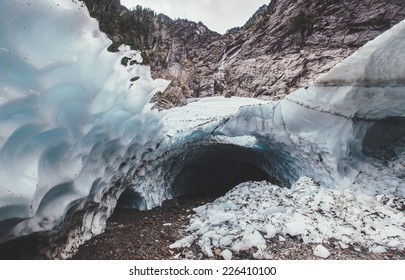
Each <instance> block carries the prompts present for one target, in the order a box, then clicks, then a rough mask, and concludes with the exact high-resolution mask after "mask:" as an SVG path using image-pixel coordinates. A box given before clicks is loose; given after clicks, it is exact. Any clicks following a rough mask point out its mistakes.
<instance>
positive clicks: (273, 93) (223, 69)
mask: <svg viewBox="0 0 405 280" xmlns="http://www.w3.org/2000/svg"><path fill="white" fill-rule="evenodd" d="M84 2H86V4H87V6H88V8H89V10H90V13H91V15H92V16H94V17H96V18H98V19H99V20H100V28H101V29H102V30H103V31H104V32H106V33H107V34H108V35H109V36H110V38H111V39H112V40H113V41H114V44H115V45H119V44H120V43H126V44H129V45H131V46H133V47H134V48H137V49H141V50H142V51H143V56H144V62H146V63H150V65H151V68H152V72H153V75H154V77H155V78H158V77H159V78H166V79H169V80H171V81H172V82H171V84H170V85H169V87H168V88H167V89H166V90H165V91H164V92H163V93H160V94H157V95H156V96H155V98H154V100H153V101H155V102H157V103H158V104H157V105H158V106H159V107H161V108H169V107H172V106H179V105H183V104H185V103H186V100H185V98H188V97H206V96H213V95H224V96H249V97H260V98H271V99H279V98H281V97H283V96H285V95H286V94H288V93H290V92H292V91H294V90H296V89H298V88H300V87H302V86H305V85H306V84H308V83H309V82H310V81H312V80H313V79H314V78H315V77H316V76H318V75H319V74H321V73H325V72H327V71H328V70H329V69H331V68H332V67H333V66H334V65H335V64H336V63H338V62H340V61H341V60H343V58H345V57H347V56H348V55H350V54H351V53H353V52H354V50H356V49H358V48H359V47H360V46H362V45H364V44H365V43H366V42H368V41H370V40H371V39H373V38H375V37H376V36H377V35H379V34H381V33H382V32H383V31H385V30H387V29H389V28H390V27H391V26H393V25H394V24H395V23H398V22H399V21H400V20H402V19H403V18H405V2H404V1H402V0H387V1H384V2H381V1H378V0H367V1H350V0H341V1H338V0H273V1H271V3H270V4H269V5H268V6H267V5H265V6H263V7H261V8H260V9H259V10H258V12H257V13H256V14H255V15H254V16H253V17H252V18H251V19H250V20H249V21H248V22H247V24H246V25H245V26H243V27H241V28H234V29H231V30H229V31H228V32H227V33H226V34H225V35H223V36H221V35H219V34H217V33H215V32H212V31H210V30H209V29H208V28H207V27H206V26H204V25H203V24H202V23H194V22H190V21H187V20H171V19H170V18H168V17H167V16H164V15H156V14H155V13H154V12H153V11H151V10H148V9H142V8H141V7H137V8H136V9H135V10H134V11H129V10H127V9H126V8H124V7H122V6H119V1H118V0H114V1H105V0H104V1H94V0H84ZM95 2H96V4H94V3H95ZM106 11H109V12H106ZM107 16H108V17H109V19H106V17H107ZM112 19H113V20H112ZM110 22H111V23H110ZM127 22H132V24H127ZM135 23H136V24H135ZM125 26H129V27H128V28H129V29H128V30H126V28H124V27H125ZM125 30H126V31H125ZM131 36H132V37H131Z"/></svg>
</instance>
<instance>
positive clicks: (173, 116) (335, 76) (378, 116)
mask: <svg viewBox="0 0 405 280" xmlns="http://www.w3.org/2000/svg"><path fill="white" fill-rule="evenodd" d="M57 2H58V3H56V2H55V1H48V0H36V1H29V0H28V1H27V0H24V1H22V0H13V1H1V2H0V15H1V17H0V73H1V75H0V125H1V129H0V243H2V244H3V245H4V244H7V243H8V242H11V241H13V240H21V242H22V243H23V242H26V241H24V240H29V237H30V236H37V237H38V240H40V241H39V244H37V245H38V246H39V247H38V248H36V247H35V250H36V249H38V252H37V253H38V254H42V255H41V256H42V257H46V258H52V259H54V258H57V259H65V258H68V257H70V256H71V255H72V254H74V253H75V252H76V250H77V248H78V247H79V246H80V245H81V244H83V242H84V241H86V240H88V239H90V238H91V237H92V236H94V235H97V234H100V233H101V232H103V230H104V227H105V225H106V221H107V219H108V217H109V216H110V215H111V213H112V212H113V211H114V208H115V207H116V205H117V203H118V206H119V207H134V208H137V209H141V210H146V209H151V208H153V207H155V206H158V205H160V204H161V203H162V201H164V200H165V199H170V198H172V197H176V196H181V195H185V194H190V193H199V192H207V191H213V192H214V191H218V192H224V193H225V192H226V191H229V190H231V189H232V188H234V187H235V186H236V185H238V184H240V183H245V182H247V181H268V182H269V183H271V184H273V185H277V186H279V187H286V188H283V191H286V192H288V190H290V189H294V188H297V186H301V187H302V186H303V185H305V182H307V181H305V180H304V181H302V180H301V181H299V179H300V178H302V177H303V176H308V177H310V178H312V179H313V180H315V181H316V182H319V184H320V185H321V187H322V190H323V191H322V192H324V193H325V194H326V193H327V194H328V197H332V196H333V195H336V196H338V195H337V192H341V193H342V194H347V192H348V191H349V192H350V193H352V194H353V195H355V196H357V197H358V200H356V199H354V200H356V201H357V202H358V203H360V202H359V201H360V200H361V199H360V198H362V199H363V200H361V201H362V202H361V203H360V204H361V205H362V207H363V206H364V205H366V204H367V205H368V206H369V207H377V206H378V207H380V208H381V209H382V208H384V207H385V206H383V205H380V204H381V203H380V201H379V200H378V198H379V197H382V196H385V197H388V198H389V199H391V200H392V199H396V201H398V200H402V201H403V200H404V199H405V187H404V183H405V165H404V159H405V121H404V120H405V109H404V108H405V98H404V90H405V53H404V52H403V50H404V49H405V22H404V21H403V22H401V23H400V24H398V25H396V26H395V27H393V28H392V29H390V30H389V31H387V32H385V33H384V34H382V35H381V36H379V37H377V38H376V39H375V40H373V41H371V42H370V43H368V44H367V45H365V46H364V47H362V48H360V49H359V50H358V51H357V52H355V53H354V54H353V55H352V56H350V57H349V58H347V59H346V60H345V61H343V62H342V63H340V64H338V65H337V66H336V67H334V68H333V69H332V70H331V71H330V72H328V73H327V74H325V75H323V76H321V77H319V78H318V79H317V80H315V81H314V82H313V83H312V84H310V85H309V86H308V87H306V88H302V89H299V90H297V91H296V92H294V93H292V94H290V95H288V96H287V97H286V98H285V99H283V100H281V101H275V102H267V101H262V100H256V99H248V98H236V97H232V98H221V97H212V98H207V99H201V100H193V102H190V103H189V104H188V105H187V106H185V107H182V108H174V109H171V110H168V111H163V112H158V111H156V110H152V109H151V108H152V104H150V103H149V100H150V99H151V97H152V96H153V95H154V94H155V93H156V92H158V91H162V90H164V88H165V87H166V86H167V85H168V83H169V81H166V80H160V79H158V80H153V79H152V78H151V74H150V69H149V67H147V66H143V65H140V63H139V62H140V61H141V60H142V58H141V56H140V54H139V52H137V51H134V50H130V49H129V48H128V47H125V46H121V48H120V50H119V52H117V53H110V52H108V51H107V48H108V46H109V45H110V44H111V42H110V41H109V39H108V38H107V37H106V36H105V35H104V34H103V33H101V32H100V31H99V29H98V23H97V21H96V20H95V19H92V18H90V16H89V14H88V11H87V9H86V7H85V6H84V5H82V4H80V3H77V2H76V1H71V0H63V1H57ZM50 9H52V13H50V12H49V10H50ZM124 56H126V57H129V58H130V59H131V60H132V61H134V62H136V63H130V64H128V66H126V67H124V66H123V65H122V64H121V63H120V62H121V59H122V58H123V57H124ZM133 77H139V79H136V80H135V79H132V78H133ZM304 178H306V177H304ZM297 180H298V183H296V182H297ZM299 182H301V183H299ZM302 182H304V183H302ZM308 184H309V185H310V186H311V187H308V189H307V190H308V192H313V193H311V194H310V195H312V198H313V197H315V198H316V197H317V196H319V195H320V193H321V192H320V191H319V192H318V193H316V191H314V188H315V187H314V186H312V185H311V184H310V183H308ZM242 185H243V184H242ZM303 189H304V190H303V194H302V198H305V197H307V196H305V187H304V188H303ZM272 192H273V191H272ZM314 193H315V194H314ZM291 197H294V199H296V200H297V201H299V200H300V197H295V196H294V195H291ZM324 197H326V195H325V196H324ZM324 197H323V198H324ZM342 197H344V199H346V200H347V203H349V202H350V201H353V199H349V198H347V197H348V196H344V195H343V196H342ZM365 197H368V198H369V199H365ZM323 198H320V199H323ZM257 199H258V201H259V200H260V196H258V198H257ZM346 200H345V201H346ZM364 201H365V202H364ZM258 203H259V202H258ZM282 203H286V205H288V203H287V202H286V201H283V202H282ZM297 203H298V202H297ZM303 203H304V202H303ZM236 204H237V203H236V202H235V205H236ZM360 204H358V205H360ZM297 205H298V204H297ZM356 205H357V204H356ZM372 205H374V206H372ZM358 207H360V206H358ZM364 207H365V206H364ZM386 207H387V209H388V208H389V210H387V209H385V208H384V209H385V210H384V211H391V212H390V213H392V217H394V218H392V219H393V220H394V221H395V222H392V223H391V224H390V226H392V230H391V231H390V233H386V232H385V233H384V231H383V230H382V231H381V232H383V233H384V234H382V233H381V234H376V235H375V238H374V239H373V238H368V239H367V240H366V241H367V242H368V243H367V244H368V245H369V246H376V245H383V246H391V247H401V246H402V247H404V244H405V226H404V222H405V218H404V208H403V207H402V208H401V207H399V208H398V207H397V208H395V207H394V206H386ZM287 208H288V207H287V206H286V208H283V209H284V210H282V211H281V210H280V211H281V212H282V213H281V212H280V213H279V214H280V215H279V216H278V217H284V216H282V215H283V213H284V214H286V213H288V211H287V210H288V209H287ZM298 208H299V206H297V209H298ZM380 208H379V209H380ZM272 209H273V208H272ZM277 209H278V208H277ZM277 209H276V210H274V209H273V210H272V211H270V212H266V213H267V214H266V215H275V214H274V213H276V212H277ZM286 209H287V210H286ZM200 210H201V209H200ZM204 211H205V212H204ZM208 211H209V209H208V208H207V209H205V210H201V211H200V214H201V215H202V216H201V217H203V214H204V213H208ZM286 211H287V212H286ZM303 211H304V210H303ZM381 211H383V210H381ZM294 213H295V212H294ZM204 215H205V214H204ZM207 215H208V214H207ZM286 215H287V214H286ZM294 215H295V214H294ZM294 215H291V216H290V220H289V222H291V223H288V221H287V222H285V221H286V220H281V218H280V219H279V220H274V219H275V218H274V217H273V218H274V219H273V220H271V219H270V218H269V219H270V220H269V221H273V223H274V225H273V227H278V228H279V230H278V231H275V232H278V233H283V232H286V233H289V234H290V235H294V233H295V234H299V232H297V231H296V229H297V228H298V227H303V228H305V227H306V226H307V227H310V226H311V222H309V221H308V223H307V224H305V223H304V222H302V223H301V222H300V223H298V221H299V219H298V218H297V219H298V220H294V219H295V218H296V216H294ZM296 215H298V214H297V213H296ZM387 215H388V214H387ZM390 215H391V214H390ZM287 216H288V215H287ZM287 216H285V217H284V218H283V219H287ZM201 219H202V220H204V219H203V218H201ZM207 219H208V220H209V218H207ZM252 219H253V218H252ZM282 221H284V222H282ZM293 222H297V223H298V224H297V223H296V224H295V227H293ZM380 222H381V221H380ZM201 223H202V222H201ZM201 223H200V224H198V225H199V226H198V230H200V231H201V228H202V226H201ZM370 223H371V222H370ZM373 223H374V224H376V223H377V222H375V221H374V222H373ZM381 223H382V222H381ZM381 223H380V224H381ZM253 224H254V223H253ZM377 224H378V223H377ZM192 225H193V224H192ZM196 225H197V223H196V222H194V228H195V229H196V230H197V227H196ZM283 225H290V227H287V226H283ZM384 226H387V224H384V225H381V227H382V228H384ZM257 227H260V225H257ZM374 227H377V226H375V225H374ZM265 228H266V229H267V234H268V235H271V232H272V230H270V228H271V227H269V226H267V227H265ZM336 228H338V227H336ZM208 232H209V229H208V228H206V230H205V231H204V232H201V235H203V234H207V233H208ZM251 233H252V236H257V231H255V230H251ZM391 233H392V234H391ZM327 234H328V233H327V231H326V230H325V231H322V230H320V233H319V234H318V235H311V236H307V237H305V238H306V240H307V241H308V242H309V241H314V240H319V239H322V238H327V237H328V236H327ZM348 234H349V233H346V235H348ZM350 234H352V233H351V232H350ZM341 235H342V234H341ZM341 235H340V236H341ZM353 236H355V235H353ZM373 236H374V235H373ZM353 238H354V237H353ZM358 238H359V239H358V240H356V242H357V241H359V242H360V241H362V240H363V241H364V240H365V239H364V238H363V239H361V238H360V237H358ZM253 239H254V238H253ZM256 239H257V238H256ZM258 239H259V240H261V239H260V238H258ZM205 240H206V239H205ZM366 241H364V242H366ZM394 241H395V242H394ZM238 242H239V241H238ZM40 245H43V246H42V247H41V246H40ZM0 246H2V245H1V244H0ZM202 246H203V247H204V248H207V246H209V244H208V245H207V244H205V243H204V244H202ZM232 246H233V247H232V248H233V249H234V250H238V248H240V246H242V245H241V244H240V243H235V244H234V245H232ZM207 250H208V249H207Z"/></svg>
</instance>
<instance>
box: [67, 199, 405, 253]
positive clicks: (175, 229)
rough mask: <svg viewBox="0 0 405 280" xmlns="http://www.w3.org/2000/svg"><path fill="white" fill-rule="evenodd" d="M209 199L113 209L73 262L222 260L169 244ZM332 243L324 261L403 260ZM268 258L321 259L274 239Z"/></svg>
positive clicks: (309, 249) (294, 242)
mask: <svg viewBox="0 0 405 280" xmlns="http://www.w3.org/2000/svg"><path fill="white" fill-rule="evenodd" d="M214 199H215V198H214V197H212V196H203V197H198V198H196V197H189V198H182V199H179V204H180V207H177V208H170V209H162V208H161V207H157V208H155V209H152V210H150V211H138V210H116V211H115V212H114V214H113V215H112V216H111V218H110V219H109V221H108V225H107V228H106V231H105V232H104V233H103V234H101V235H99V236H96V237H94V238H93V239H91V240H90V241H88V242H86V243H85V244H84V245H83V246H81V247H80V249H79V252H78V253H77V254H76V255H75V256H74V257H73V259H76V260H80V259H81V260H84V259H92V260H95V259H107V260H128V259H138V260H142V259H147V260H162V259H163V260H166V259H223V258H222V256H219V253H220V250H217V251H214V254H216V255H215V256H214V257H212V258H208V257H207V256H205V255H203V254H202V253H201V250H200V248H199V247H198V246H197V245H195V244H193V245H192V246H191V247H190V248H181V249H173V250H171V249H170V248H169V245H170V244H172V243H174V242H175V241H176V240H179V239H181V238H182V237H183V236H184V235H186V234H185V229H186V227H187V226H188V222H189V217H190V215H192V214H193V213H194V212H193V210H192V209H193V208H195V207H197V206H199V205H202V204H205V203H208V202H210V201H213V200H214ZM334 243H335V242H334V240H329V242H326V243H324V244H323V246H324V247H325V248H327V249H328V250H329V252H330V254H331V255H330V256H329V257H328V259H333V260H363V259H364V260H405V252H404V251H399V250H395V251H388V252H387V253H383V254H372V253H370V252H369V251H368V249H367V248H364V247H362V246H361V245H353V246H350V247H349V248H348V249H341V248H340V246H336V245H334ZM267 246H268V248H267V249H268V250H267V251H270V252H272V255H271V256H268V257H270V258H271V259H275V260H302V259H304V260H312V259H321V258H320V257H317V256H315V255H314V249H315V247H316V246H317V244H303V243H302V242H301V241H300V240H298V239H295V238H286V239H283V238H281V239H280V238H279V237H275V238H273V239H270V240H268V245H267ZM253 254H254V250H252V249H251V250H249V251H242V252H240V253H239V254H235V255H234V256H233V258H234V259H253Z"/></svg>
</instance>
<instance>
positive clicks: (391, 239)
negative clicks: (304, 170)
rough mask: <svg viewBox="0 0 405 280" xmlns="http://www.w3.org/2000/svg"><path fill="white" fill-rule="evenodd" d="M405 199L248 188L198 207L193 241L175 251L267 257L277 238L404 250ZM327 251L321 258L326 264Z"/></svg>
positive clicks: (310, 185)
mask: <svg viewBox="0 0 405 280" xmlns="http://www.w3.org/2000/svg"><path fill="white" fill-rule="evenodd" d="M404 202H405V200H404V199H401V198H397V197H386V196H371V195H368V194H365V193H361V192H355V191H353V190H351V189H344V190H332V189H328V188H325V187H322V186H320V185H319V182H315V181H314V180H312V179H311V178H308V177H301V178H300V179H299V180H298V181H297V182H295V183H294V184H293V185H292V187H291V188H290V189H288V188H280V187H279V186H275V185H272V184H270V183H268V182H246V183H242V184H240V185H238V186H236V187H235V188H234V189H232V190H231V191H229V192H228V193H227V194H226V195H224V196H222V197H220V198H218V199H217V200H215V201H214V202H212V203H209V204H206V205H203V206H200V207H197V208H195V209H194V211H195V212H196V213H195V214H194V215H193V216H192V217H191V219H190V225H189V227H188V229H187V231H188V232H190V234H189V235H187V236H186V237H184V238H183V239H181V240H179V241H177V242H175V243H174V244H172V245H171V247H172V248H176V247H189V246H191V244H192V243H193V242H196V243H197V244H198V245H199V246H200V247H201V250H202V251H203V252H204V253H205V254H206V255H208V256H209V255H210V252H212V251H214V250H216V249H218V248H219V249H222V250H230V251H231V252H239V251H241V250H248V249H251V248H254V249H256V250H258V251H260V254H257V256H259V255H261V256H264V255H266V254H271V252H266V244H267V242H271V240H270V239H272V238H274V237H278V236H282V237H295V238H299V239H300V240H302V241H303V243H323V242H329V241H330V240H332V239H333V240H334V241H337V242H338V244H339V245H340V246H341V247H342V248H347V247H348V246H349V245H355V244H361V245H363V246H366V247H369V248H370V251H371V252H380V251H382V250H383V249H384V248H387V249H397V248H400V249H402V250H403V249H404V247H405V215H404V212H403V211H401V205H403V204H404ZM325 250H326V249H325V248H324V247H323V246H322V247H319V248H318V250H316V255H318V256H320V257H323V258H327V257H328V252H327V250H326V251H325Z"/></svg>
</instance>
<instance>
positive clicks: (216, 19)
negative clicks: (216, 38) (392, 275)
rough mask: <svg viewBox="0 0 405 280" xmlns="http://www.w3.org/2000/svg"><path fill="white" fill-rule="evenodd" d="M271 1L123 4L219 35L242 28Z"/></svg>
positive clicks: (133, 0) (137, 0)
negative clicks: (197, 24)
mask: <svg viewBox="0 0 405 280" xmlns="http://www.w3.org/2000/svg"><path fill="white" fill-rule="evenodd" d="M269 2H270V0H121V4H123V5H125V6H126V7H128V8H130V7H135V6H136V5H141V6H143V7H145V8H151V9H152V10H154V11H155V12H157V13H163V14H166V15H168V16H170V17H171V18H182V19H188V20H192V21H196V22H198V21H201V22H203V23H204V24H205V25H206V26H208V28H210V29H211V30H214V31H216V32H219V33H222V34H223V33H225V31H226V30H228V29H230V28H232V27H237V26H242V25H243V24H245V22H246V21H247V20H248V19H249V18H250V17H251V16H252V15H253V14H254V12H256V11H257V10H258V9H259V7H260V6H262V5H263V4H268V3H269Z"/></svg>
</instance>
